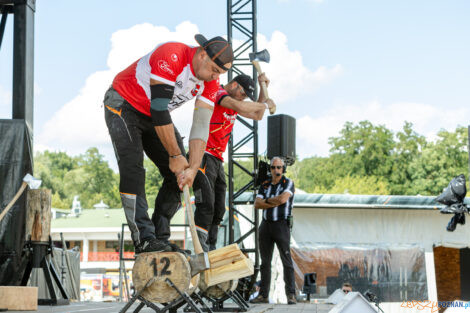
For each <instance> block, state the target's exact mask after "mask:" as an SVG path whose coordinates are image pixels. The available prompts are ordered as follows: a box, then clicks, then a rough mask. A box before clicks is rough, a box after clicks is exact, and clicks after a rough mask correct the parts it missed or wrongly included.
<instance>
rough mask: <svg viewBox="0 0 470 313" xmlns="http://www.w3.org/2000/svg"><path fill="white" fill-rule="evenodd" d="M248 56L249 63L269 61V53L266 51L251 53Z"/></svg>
mask: <svg viewBox="0 0 470 313" xmlns="http://www.w3.org/2000/svg"><path fill="white" fill-rule="evenodd" d="M248 56H249V57H250V62H253V61H258V62H266V63H269V60H270V59H271V57H270V56H269V52H268V50H266V49H264V50H262V51H259V52H251V53H250V54H249V55H248Z"/></svg>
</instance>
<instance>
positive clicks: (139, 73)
mask: <svg viewBox="0 0 470 313" xmlns="http://www.w3.org/2000/svg"><path fill="white" fill-rule="evenodd" d="M158 47H159V46H158ZM158 47H156V48H155V49H153V50H152V51H151V52H150V53H148V54H146V55H144V56H143V57H142V58H140V60H139V61H138V62H137V66H136V68H135V79H136V80H137V84H139V86H140V87H142V89H143V90H144V91H145V95H146V96H147V98H148V99H149V100H150V97H151V92H150V72H151V71H152V68H151V67H150V56H151V55H152V53H153V52H154V51H155V50H157V48H158Z"/></svg>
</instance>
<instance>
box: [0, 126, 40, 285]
mask: <svg viewBox="0 0 470 313" xmlns="http://www.w3.org/2000/svg"><path fill="white" fill-rule="evenodd" d="M31 142H32V140H31V136H30V132H29V131H28V128H27V127H26V124H25V122H24V120H0V212H2V211H3V210H4V208H5V207H6V206H7V204H8V203H9V202H10V200H11V199H12V198H13V197H14V195H15V194H16V192H17V191H18V189H19V188H20V186H21V183H22V181H23V177H24V176H25V175H26V174H27V173H31V174H32V167H33V159H32V156H33V155H32V147H31ZM25 202H26V192H25V193H23V195H22V196H21V197H20V198H19V199H18V201H17V202H16V204H15V205H14V206H13V207H12V208H11V209H10V211H9V212H8V213H7V214H6V215H5V217H4V218H3V219H2V221H0V285H19V284H20V280H21V276H22V274H23V273H22V270H21V268H22V265H23V264H24V261H25V260H23V259H22V257H21V252H22V249H23V244H24V239H25V238H24V233H25V231H24V228H25V216H26V215H25V207H26V203H25Z"/></svg>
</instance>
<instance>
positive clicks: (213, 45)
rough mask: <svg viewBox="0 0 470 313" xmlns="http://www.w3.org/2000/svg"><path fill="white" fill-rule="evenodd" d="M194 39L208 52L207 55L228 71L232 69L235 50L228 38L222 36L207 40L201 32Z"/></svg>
mask: <svg viewBox="0 0 470 313" xmlns="http://www.w3.org/2000/svg"><path fill="white" fill-rule="evenodd" d="M194 39H196V41H197V43H198V44H199V45H200V46H201V47H202V48H203V49H204V50H205V51H206V52H207V55H208V56H209V58H211V60H212V61H214V63H215V64H217V65H218V66H220V67H221V68H223V69H224V70H226V71H228V70H229V69H230V67H231V66H232V63H233V50H232V46H231V45H230V44H229V43H228V41H227V40H225V39H224V38H222V37H220V36H217V37H214V38H212V39H210V40H207V39H206V37H204V36H203V35H201V34H197V35H196V36H194Z"/></svg>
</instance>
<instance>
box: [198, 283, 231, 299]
mask: <svg viewBox="0 0 470 313" xmlns="http://www.w3.org/2000/svg"><path fill="white" fill-rule="evenodd" d="M237 286H238V280H229V281H226V282H223V283H220V284H217V285H214V286H210V287H207V289H206V290H204V291H202V292H203V294H204V295H206V296H208V297H210V298H212V299H220V298H222V297H223V296H225V294H226V293H228V292H230V291H234V290H235V289H236V288H237Z"/></svg>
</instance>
